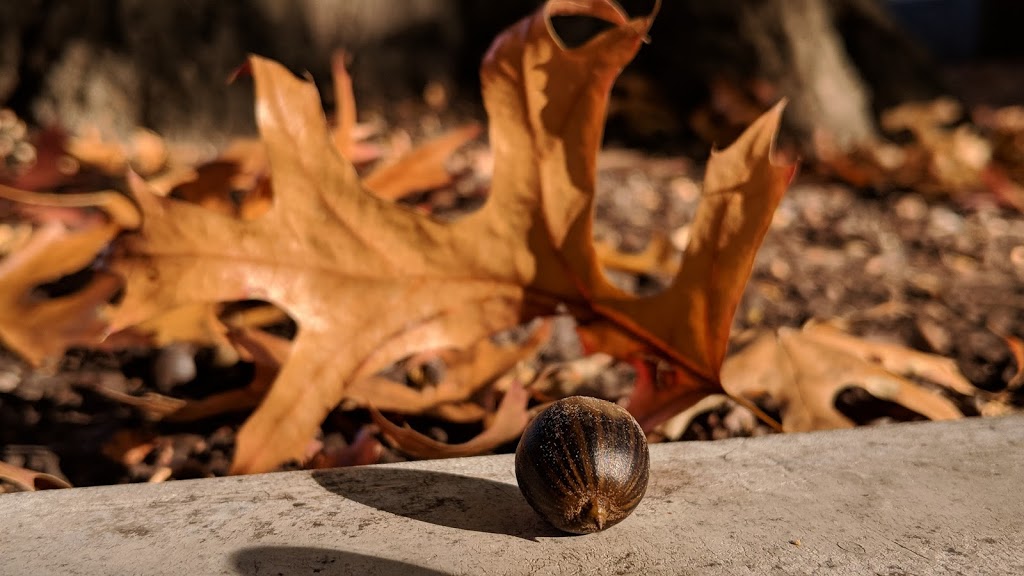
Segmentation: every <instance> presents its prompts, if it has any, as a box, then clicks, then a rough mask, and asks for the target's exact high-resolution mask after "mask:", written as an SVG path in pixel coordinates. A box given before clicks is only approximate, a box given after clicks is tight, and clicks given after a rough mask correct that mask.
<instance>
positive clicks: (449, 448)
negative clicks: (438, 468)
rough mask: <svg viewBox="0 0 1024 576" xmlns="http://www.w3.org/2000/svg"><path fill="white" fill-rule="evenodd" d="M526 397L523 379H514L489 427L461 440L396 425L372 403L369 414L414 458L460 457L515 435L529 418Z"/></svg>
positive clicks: (387, 435) (517, 435)
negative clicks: (447, 439)
mask: <svg viewBox="0 0 1024 576" xmlns="http://www.w3.org/2000/svg"><path fill="white" fill-rule="evenodd" d="M529 401H530V394H529V392H527V391H526V389H525V388H524V387H523V385H522V383H520V382H516V383H514V384H513V385H512V386H511V387H510V388H509V390H508V392H506V393H505V397H504V398H502V400H501V404H500V405H499V406H498V411H497V412H496V413H495V417H494V421H493V422H491V425H490V427H489V428H487V430H484V431H483V432H482V433H480V435H479V436H476V437H475V438H473V439H472V440H470V441H468V442H464V443H462V444H445V443H443V442H438V441H437V440H434V439H433V438H430V437H427V436H424V435H423V434H420V433H419V432H417V431H415V430H413V429H412V428H409V427H408V426H406V427H401V426H397V425H395V424H394V423H393V422H391V421H390V420H388V419H387V418H385V417H384V416H383V415H382V414H381V413H380V412H378V411H377V410H376V409H375V408H373V407H371V408H370V415H371V416H372V417H373V421H374V423H376V424H377V426H380V429H381V433H382V434H384V437H385V438H387V440H388V442H389V443H390V444H391V445H392V446H394V447H395V448H397V449H399V450H401V451H402V452H405V453H406V454H408V455H410V456H412V457H414V458H422V459H431V458H461V457H463V456H476V455H478V454H482V453H484V452H487V451H489V450H493V449H495V448H497V447H498V446H501V445H502V444H504V443H506V442H511V441H512V440H515V439H516V438H518V437H519V435H520V434H522V433H523V429H525V428H526V425H527V423H529V420H530V413H529V411H528V410H527V409H526V406H527V404H528V403H529Z"/></svg>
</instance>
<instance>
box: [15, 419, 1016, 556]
mask: <svg viewBox="0 0 1024 576" xmlns="http://www.w3.org/2000/svg"><path fill="white" fill-rule="evenodd" d="M1022 448H1024V417H1008V418H1002V419H991V420H982V419H972V420H967V421H960V422H946V423H922V424H906V425H899V426H891V427H880V428H872V429H859V430H850V431H840V432H824V433H815V434H803V435H790V436H776V437H769V438H761V439H749V440H728V441H723V442H714V443H677V444H666V445H657V446H653V447H652V449H651V456H652V459H651V464H652V466H651V483H650V487H649V489H648V493H647V497H646V498H645V499H644V501H643V502H642V503H641V504H640V507H639V508H638V509H637V511H636V512H635V513H634V514H633V516H631V517H630V518H628V519H626V520H625V521H624V522H622V523H621V524H619V525H618V526H615V527H614V528H612V529H610V530H607V531H605V532H602V533H598V534H593V535H589V536H561V535H559V534H557V533H555V532H554V531H553V529H551V528H549V527H547V526H546V525H545V524H544V523H543V522H542V521H541V520H539V519H538V518H537V517H536V516H535V515H534V513H533V511H532V510H531V509H530V508H529V507H528V506H527V504H526V503H525V501H524V500H523V499H522V497H521V496H520V494H519V491H518V489H517V487H516V485H515V476H514V472H513V459H512V456H492V457H484V458H467V459H461V460H447V461H435V462H424V463H415V464H405V465H393V466H374V467H365V468H349V469H343V470H331V471H322V472H288V473H280V474H266V475H260V476H248V477H235V478H222V479H215V480H197V481H181V482H170V483H166V484H158V485H131V486H111V487H102V488H81V489H75V490H65V491H53V492H39V493H22V494H10V495H4V496H0V574H4V575H8V574H10V575H27V574H32V575H40V574H61V575H64V574H69V575H70V574H80V575H87V576H95V575H99V574H118V575H120V574H175V575H189V576H192V575H195V576H198V575H205V574H232V575H233V574H242V575H274V574H322V575H329V574H358V575H364V574H365V575H374V574H399V575H402V576H413V575H417V574H715V575H718V574H721V575H724V574H729V575H736V574H856V575H864V574H885V575H900V574H1024V536H1022V531H1024V497H1022V486H1024V455H1022V451H1021V450H1022Z"/></svg>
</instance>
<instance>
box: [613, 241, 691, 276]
mask: <svg viewBox="0 0 1024 576" xmlns="http://www.w3.org/2000/svg"><path fill="white" fill-rule="evenodd" d="M594 247H595V248H596V250H597V258H598V259H599V260H600V261H601V264H602V265H603V266H605V267H606V268H612V269H614V270H622V271H623V272H630V273H633V274H653V275H655V276H665V277H672V276H675V274H676V272H678V271H679V253H678V252H677V251H676V249H675V247H674V246H673V245H672V242H671V241H670V240H669V238H668V236H667V235H665V234H663V233H662V234H655V235H654V236H653V237H652V238H651V241H650V242H648V243H647V246H646V247H645V248H644V249H643V251H642V252H637V253H627V252H620V251H619V250H617V249H616V248H615V247H613V246H611V245H609V244H606V243H603V242H599V243H595V244H594Z"/></svg>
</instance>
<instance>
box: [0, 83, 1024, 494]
mask: <svg viewBox="0 0 1024 576" xmlns="http://www.w3.org/2000/svg"><path fill="white" fill-rule="evenodd" d="M975 90H976V91H977V90H978V88H977V86H975ZM409 110H410V112H408V113H407V114H406V115H405V116H404V117H396V118H387V119H386V122H387V127H386V128H384V130H382V132H384V133H388V134H392V135H393V134H396V133H401V132H404V133H405V134H407V135H409V136H410V137H411V138H412V139H413V140H415V139H416V138H417V137H418V135H419V134H422V133H423V127H424V126H430V127H432V128H431V130H434V131H436V130H437V129H439V128H443V127H445V125H446V124H447V123H449V122H450V121H451V120H450V119H448V118H447V117H444V116H443V115H442V116H437V115H432V113H430V112H429V111H424V109H423V107H419V108H417V107H415V106H414V107H410V108H409ZM418 114H419V115H420V116H419V117H417V115H418ZM486 157H487V152H486V148H485V147H484V145H483V144H479V143H478V144H474V145H471V146H470V147H469V148H468V151H467V152H464V153H463V156H462V157H461V159H460V158H457V159H456V160H457V162H461V165H462V166H463V168H464V170H466V171H468V172H472V171H474V170H482V171H484V172H486ZM702 170H703V168H702V166H701V165H700V163H699V162H698V161H694V160H692V159H688V158H685V157H681V156H673V155H664V154H652V153H648V152H643V151H637V150H627V149H623V148H610V149H607V150H606V151H604V152H603V153H602V155H601V157H600V159H599V180H598V189H599V192H598V202H597V213H596V223H595V228H594V235H595V240H596V241H598V242H600V243H603V244H606V245H608V246H611V247H612V248H614V249H615V250H616V251H619V252H623V253H636V252H641V251H642V250H643V249H644V248H645V246H647V245H648V243H649V242H650V241H651V240H652V238H659V237H660V238H662V239H668V241H669V242H670V243H671V244H672V245H673V246H674V247H675V248H676V249H677V250H676V256H674V257H675V258H678V248H680V247H682V246H683V245H685V242H686V237H687V225H688V223H689V222H690V221H691V220H692V218H693V215H694V212H695V209H696V207H697V203H698V201H699V199H700V176H701V173H702ZM465 176H466V175H465V174H464V178H463V179H462V180H460V182H462V183H463V184H462V185H461V188H455V189H449V190H441V191H437V192H434V193H432V194H430V195H426V196H423V197H419V198H416V199H414V200H413V201H412V203H413V204H418V205H428V206H429V207H430V209H431V210H433V211H435V212H442V213H443V212H445V211H446V210H454V211H455V212H456V213H458V212H463V211H465V210H466V209H471V208H472V206H474V205H479V202H480V189H481V188H482V187H485V186H486V179H487V178H488V175H487V174H479V175H476V176H473V174H469V177H468V178H466V177H465ZM467 182H468V184H467ZM609 275H610V276H611V277H612V278H613V280H614V281H615V282H616V283H617V284H619V285H620V286H622V287H624V288H626V289H628V290H631V291H634V292H636V293H641V294H648V293H652V292H654V291H657V290H658V289H659V288H660V287H663V286H665V285H667V282H668V280H669V278H667V277H665V276H664V275H663V274H660V273H659V272H658V271H657V270H651V271H650V272H647V273H635V272H623V271H620V270H613V271H609ZM810 320H819V321H837V322H841V323H842V325H843V326H844V328H845V329H846V330H847V331H849V332H850V333H852V334H854V335H856V336H859V337H863V338H866V339H870V340H880V341H885V342H891V343H897V344H901V345H904V346H907V347H910V348H913V349H916V350H920V351H923V352H929V353H933V354H937V355H940V356H944V357H948V358H951V359H953V360H955V362H956V364H957V365H958V366H959V368H960V369H961V370H962V371H963V373H964V375H965V376H966V377H967V378H968V379H969V380H970V381H971V382H972V383H973V384H974V385H976V386H978V387H979V388H981V389H985V390H991V391H998V390H1000V389H1002V388H1004V387H1005V386H1006V382H1007V381H1009V380H1010V379H1011V378H1012V376H1013V374H1014V372H1015V370H1016V369H1017V367H1016V365H1015V360H1014V358H1013V355H1012V353H1011V351H1010V349H1009V348H1008V347H1007V344H1006V342H1005V340H1004V339H1003V338H1002V337H1001V336H1002V335H1017V336H1021V335H1024V215H1022V214H1021V213H1019V212H1017V211H1015V210H1012V209H1008V208H1005V207H1000V206H997V205H996V204H995V203H993V202H991V201H989V200H988V199H986V198H984V197H978V198H973V197H972V198H969V199H967V200H966V201H965V200H964V199H963V198H960V199H957V200H954V199H952V198H950V197H948V196H942V195H933V194H926V193H922V192H920V191H917V190H915V189H913V187H907V188H897V189H893V190H885V191H879V190H871V189H864V188H856V187H854V186H851V185H849V184H844V183H840V182H836V181H832V180H830V179H828V178H826V177H823V176H820V175H817V174H814V173H813V172H809V171H804V172H803V173H802V174H800V175H799V176H798V178H797V180H796V181H795V182H794V183H793V185H792V187H791V189H790V190H789V191H788V192H787V194H786V196H785V198H784V199H783V201H782V204H781V206H780V207H779V209H778V210H777V212H776V214H775V218H774V221H773V224H772V227H771V229H770V231H769V233H768V235H767V238H766V239H765V242H764V245H763V247H762V248H761V250H760V252H759V254H758V257H757V260H756V263H755V265H754V270H753V274H752V276H751V280H750V282H749V284H748V286H747V290H746V294H745V296H744V297H743V300H742V302H741V304H740V307H739V310H738V312H737V314H736V318H735V322H734V326H733V341H734V348H737V349H738V348H741V347H742V345H743V344H744V343H745V342H747V341H749V340H750V336H751V334H752V333H754V332H755V331H759V330H775V329H778V328H782V327H792V328H799V327H800V326H802V325H803V324H804V323H806V322H808V321H810ZM569 328H571V326H569ZM180 353H182V351H181V350H171V351H165V352H163V353H158V352H154V351H151V350H144V349H142V350H126V351H122V352H117V353H113V352H110V353H107V352H96V351H85V350H77V351H73V352H71V353H69V354H68V355H67V356H66V357H65V359H64V360H63V362H61V363H60V365H59V366H58V367H57V369H56V371H53V372H50V373H44V372H33V371H32V370H30V369H29V368H28V367H27V365H26V364H25V363H24V362H23V361H21V360H20V359H18V358H17V357H16V356H14V355H13V354H12V353H10V352H7V351H3V350H0V459H2V460H4V461H6V462H8V463H11V464H15V465H19V466H25V467H28V468H31V469H34V470H38V471H42V472H47V473H50V474H54V475H57V476H61V477H65V478H67V479H68V480H69V481H70V482H71V483H72V484H73V485H76V486H85V485H98V484H113V483H123V482H140V481H160V480H166V479H171V478H175V479H181V478H195V477H208V476H214V475H223V474H226V473H227V469H228V466H229V464H230V460H231V455H232V449H233V441H234V435H235V433H236V431H237V429H238V427H239V426H240V424H241V422H242V421H243V420H244V416H245V415H244V414H237V415H221V416H217V417H214V418H211V419H207V420H205V421H200V422H194V423H188V424H184V423H182V424H172V423H166V422H154V421H150V420H148V419H147V418H146V417H145V415H143V414H141V413H140V412H139V411H138V410H137V409H135V408H133V407H131V406H127V405H125V404H124V403H123V402H119V401H116V400H113V399H111V398H109V397H108V396H107V395H104V394H100V393H98V392H96V388H97V387H98V386H102V387H104V388H107V389H114V390H120V391H124V392H127V393H129V394H132V395H136V396H139V395H142V394H143V393H145V392H159V393H161V394H169V395H172V396H177V397H199V396H202V395H205V394H209V393H212V392H214V391H221V390H225V389H229V388H232V387H238V386H243V385H245V384H246V383H247V382H248V381H249V378H251V376H252V367H251V366H250V365H247V364H245V363H241V364H236V365H233V366H228V367H222V366H217V365H216V362H215V359H214V358H213V355H212V353H210V352H209V351H202V350H201V351H199V353H198V355H197V357H196V358H197V360H196V361H197V365H198V376H197V377H196V378H195V379H194V380H191V381H186V382H182V383H178V382H175V381H174V379H173V378H171V379H168V378H166V377H165V375H162V374H161V373H160V372H161V371H166V370H168V368H167V362H168V358H171V359H173V358H174V355H175V354H180ZM184 353H185V354H189V353H190V352H189V351H187V350H186V351H184ZM581 353H582V352H581V350H580V345H579V343H578V342H577V341H576V340H575V338H574V337H573V333H572V331H571V330H569V329H566V327H565V326H562V327H561V328H558V329H556V335H555V337H554V338H553V339H552V342H551V343H549V344H548V345H547V347H546V348H545V349H544V350H543V351H542V353H541V355H540V359H539V360H538V369H539V370H542V369H543V368H544V367H545V366H558V365H564V364H565V363H566V362H572V361H574V360H576V359H578V358H579V357H580V355H581ZM633 377H634V373H633V369H632V368H631V367H630V366H628V365H626V364H620V363H611V364H608V365H606V366H604V367H603V368H601V369H600V370H598V371H597V372H596V373H593V374H590V375H588V376H587V378H586V380H587V381H586V382H583V383H576V386H577V388H576V391H578V392H583V393H592V394H596V395H600V396H605V397H622V396H623V395H625V393H626V391H627V390H628V389H629V387H631V386H632V379H633ZM168 382H170V383H168ZM158 384H159V385H158ZM954 400H955V401H956V402H957V405H958V407H959V408H960V409H961V410H962V411H963V412H964V414H965V415H967V416H976V415H978V409H977V406H976V404H975V403H973V402H972V401H971V399H970V398H966V397H956V398H954ZM1010 404H1011V405H1014V406H1020V405H1022V404H1024V398H1020V397H1015V398H1014V399H1012V401H1011V402H1010ZM760 407H761V408H762V409H763V410H765V412H767V413H768V414H770V415H777V414H778V411H779V407H778V406H772V405H770V403H767V404H764V405H761V406H760ZM836 407H837V408H838V409H839V410H840V412H842V413H843V414H844V415H846V416H847V417H848V418H850V419H851V420H852V421H853V422H855V423H857V424H878V423H885V422H893V421H903V420H914V419H921V418H923V417H922V416H920V415H918V414H915V413H914V412H913V411H911V410H908V409H906V408H904V407H901V406H899V405H897V404H893V403H890V402H887V401H884V400H878V399H876V398H874V397H872V396H870V395H869V394H867V393H866V392H864V391H863V389H861V388H858V387H851V388H849V389H848V390H846V391H844V392H843V393H841V394H840V395H839V396H838V397H837V398H836ZM368 421H369V417H368V415H367V413H366V412H365V411H363V410H356V411H348V412H343V411H340V410H338V411H335V412H334V413H332V415H331V416H330V417H329V418H328V420H327V422H325V424H324V427H323V430H324V435H323V438H322V442H323V444H324V446H325V447H330V446H333V447H335V448H338V447H343V446H346V445H349V444H351V443H352V442H353V441H354V440H355V438H356V436H357V433H358V431H359V430H360V429H361V428H362V427H363V426H364V425H365V424H366V423H367V422H368ZM408 421H409V422H411V423H413V424H414V425H415V426H416V427H417V428H419V429H421V430H428V431H429V432H430V434H431V435H432V436H434V437H436V438H439V439H444V440H447V441H451V442H456V441H459V440H463V439H465V438H468V437H470V436H472V435H473V434H474V433H475V432H476V431H477V430H478V429H479V427H474V426H472V425H461V424H449V423H444V422H440V421H432V420H430V419H429V418H412V419H409V420H408ZM772 432H773V430H772V428H770V427H769V426H767V425H765V424H764V423H762V422H759V421H758V420H757V419H756V418H755V417H754V415H753V413H751V412H750V411H749V410H748V409H747V408H744V407H742V406H740V405H738V404H736V403H733V402H725V403H722V404H720V405H719V406H717V407H714V408H713V409H711V410H709V411H708V412H705V413H704V414H702V415H700V416H699V417H697V418H695V419H693V420H692V421H691V422H690V423H689V424H688V426H687V428H686V430H685V431H684V432H683V433H682V434H681V438H682V439H684V440H709V439H719V438H725V437H732V436H749V435H760V434H766V433H772ZM512 449H514V445H508V446H505V447H504V448H503V450H505V451H509V450H512ZM133 450H134V452H133ZM400 459H403V457H402V456H401V454H399V453H397V452H394V451H392V450H391V449H389V448H387V447H382V451H381V452H380V453H379V455H378V456H377V458H376V461H380V462H388V461H395V460H400Z"/></svg>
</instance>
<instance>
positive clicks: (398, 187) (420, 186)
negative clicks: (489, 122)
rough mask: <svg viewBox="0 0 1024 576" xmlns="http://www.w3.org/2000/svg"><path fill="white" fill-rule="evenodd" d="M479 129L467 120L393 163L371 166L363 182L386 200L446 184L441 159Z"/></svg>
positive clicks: (448, 178) (448, 177)
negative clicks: (467, 123)
mask: <svg viewBox="0 0 1024 576" xmlns="http://www.w3.org/2000/svg"><path fill="white" fill-rule="evenodd" d="M480 131H481V128H480V126H479V125H477V124H469V125H467V126H462V127H461V128H456V129H454V130H451V131H449V132H446V133H445V134H442V135H441V136H438V137H437V138H434V139H433V140H430V141H428V142H426V143H424V144H422V145H421V146H419V147H417V148H415V149H413V150H412V151H410V152H409V153H408V154H405V155H404V156H402V157H400V158H398V159H397V160H396V161H394V162H393V163H389V164H385V165H383V166H380V167H377V168H374V170H373V171H372V172H370V174H368V175H367V176H366V178H365V179H363V186H365V187H366V188H367V189H369V190H371V191H373V193H374V194H376V195H378V196H380V197H381V198H386V199H388V200H397V199H399V198H402V197H403V196H408V195H410V194H414V193H416V192H423V191H427V190H433V189H436V188H443V187H444V186H448V185H450V184H451V183H452V181H453V178H452V175H451V174H450V173H449V172H448V169H447V168H446V167H445V161H446V160H447V159H448V157H449V156H451V155H452V154H453V153H455V151H456V150H458V149H459V148H461V147H463V146H465V145H466V144H467V143H468V142H469V141H470V140H472V139H474V138H476V137H477V136H479V135H480Z"/></svg>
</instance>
